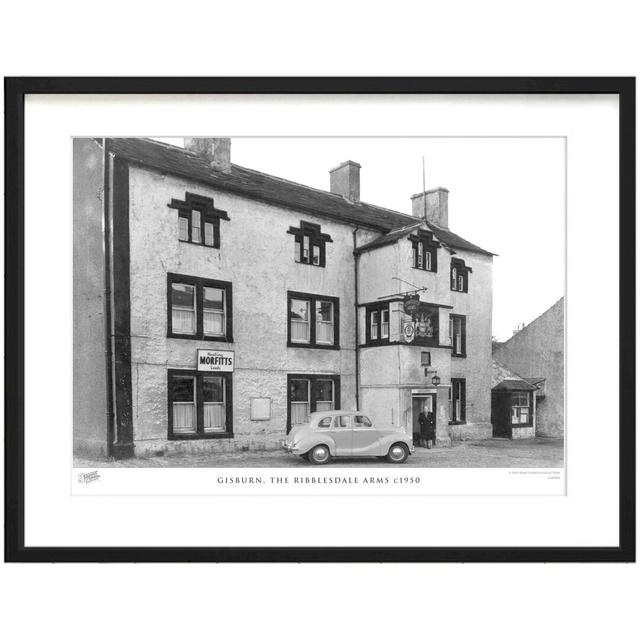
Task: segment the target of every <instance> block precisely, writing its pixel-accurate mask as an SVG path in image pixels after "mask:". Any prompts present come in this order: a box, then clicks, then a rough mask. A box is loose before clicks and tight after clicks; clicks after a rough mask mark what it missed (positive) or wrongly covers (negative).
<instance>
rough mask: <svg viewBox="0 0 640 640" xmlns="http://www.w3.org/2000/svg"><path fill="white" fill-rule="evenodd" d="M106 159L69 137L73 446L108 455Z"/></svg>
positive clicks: (91, 143)
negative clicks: (105, 241) (105, 322)
mask: <svg viewBox="0 0 640 640" xmlns="http://www.w3.org/2000/svg"><path fill="white" fill-rule="evenodd" d="M103 185H104V159H103V152H102V149H101V147H100V146H99V145H98V144H97V143H96V142H95V141H93V140H90V139H87V138H76V139H75V140H74V141H73V389H74V393H73V449H74V453H76V454H84V455H92V456H94V455H97V456H105V455H106V454H107V403H106V390H107V385H106V362H105V326H104V252H103V245H102V243H103V234H102V224H103V197H104V193H103Z"/></svg>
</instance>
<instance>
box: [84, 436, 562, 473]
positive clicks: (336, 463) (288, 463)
mask: <svg viewBox="0 0 640 640" xmlns="http://www.w3.org/2000/svg"><path fill="white" fill-rule="evenodd" d="M388 464H389V463H387V462H386V461H384V460H379V459H377V458H344V459H342V458H341V459H340V460H335V459H334V460H333V461H331V462H330V463H329V465H330V466H331V467H335V468H342V467H379V466H387V465H388ZM309 466H312V465H310V464H309V463H308V462H305V461H304V460H302V459H301V458H300V457H298V456H295V455H291V454H287V453H284V452H281V451H264V452H248V453H212V452H207V453H192V454H173V455H164V456H153V457H148V458H142V457H141V458H132V459H128V460H91V459H88V458H75V459H74V467H78V468H101V467H237V468H276V467H309ZM403 466H404V467H451V468H455V467H459V468H470V469H473V468H478V467H492V468H510V467H538V468H552V467H556V468H557V467H562V466H564V443H563V440H562V439H561V438H534V439H531V440H502V439H492V440H481V441H474V442H472V441H468V442H454V443H453V445H452V446H451V447H436V448H434V449H423V448H416V452H415V454H413V455H412V456H410V457H409V460H407V462H406V463H405V464H404V465H403Z"/></svg>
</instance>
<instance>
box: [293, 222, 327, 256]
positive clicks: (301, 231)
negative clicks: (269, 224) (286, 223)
mask: <svg viewBox="0 0 640 640" xmlns="http://www.w3.org/2000/svg"><path fill="white" fill-rule="evenodd" d="M287 233H290V234H291V235H293V236H294V243H299V245H300V248H299V251H298V254H299V255H298V256H297V257H296V260H295V262H296V264H308V265H310V266H312V267H325V266H326V264H327V248H326V244H327V242H333V240H332V239H331V236H330V235H329V234H328V233H322V230H321V227H320V225H319V224H314V223H312V222H305V221H304V220H301V221H300V226H299V227H289V230H288V231H287ZM305 237H306V238H308V240H309V259H308V260H305V259H304V239H305ZM294 246H295V245H294ZM314 247H318V248H319V256H318V264H316V263H314V261H313V253H314V252H313V250H314Z"/></svg>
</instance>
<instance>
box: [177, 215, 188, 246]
mask: <svg viewBox="0 0 640 640" xmlns="http://www.w3.org/2000/svg"><path fill="white" fill-rule="evenodd" d="M178 237H179V238H180V240H184V241H185V242H186V241H188V240H189V220H187V218H184V217H183V216H178Z"/></svg>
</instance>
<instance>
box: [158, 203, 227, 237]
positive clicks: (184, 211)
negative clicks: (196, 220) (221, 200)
mask: <svg viewBox="0 0 640 640" xmlns="http://www.w3.org/2000/svg"><path fill="white" fill-rule="evenodd" d="M167 206H168V207H169V208H171V209H177V210H178V218H185V219H186V220H187V229H188V231H189V234H188V235H189V237H188V239H187V240H182V239H181V238H180V236H179V235H178V240H179V242H186V243H188V244H195V245H200V246H203V247H208V248H210V249H219V248H220V220H229V216H228V214H227V212H226V211H222V210H221V209H216V208H215V206H214V204H213V198H208V197H206V196H201V195H198V194H196V193H190V192H189V191H187V192H185V196H184V200H178V199H176V198H172V199H171V202H170V203H169V204H168V205H167ZM194 211H198V212H199V213H200V241H199V242H198V241H195V240H193V225H192V221H193V216H192V214H193V212H194ZM205 222H206V223H210V224H213V244H206V243H205V233H204V225H205Z"/></svg>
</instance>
